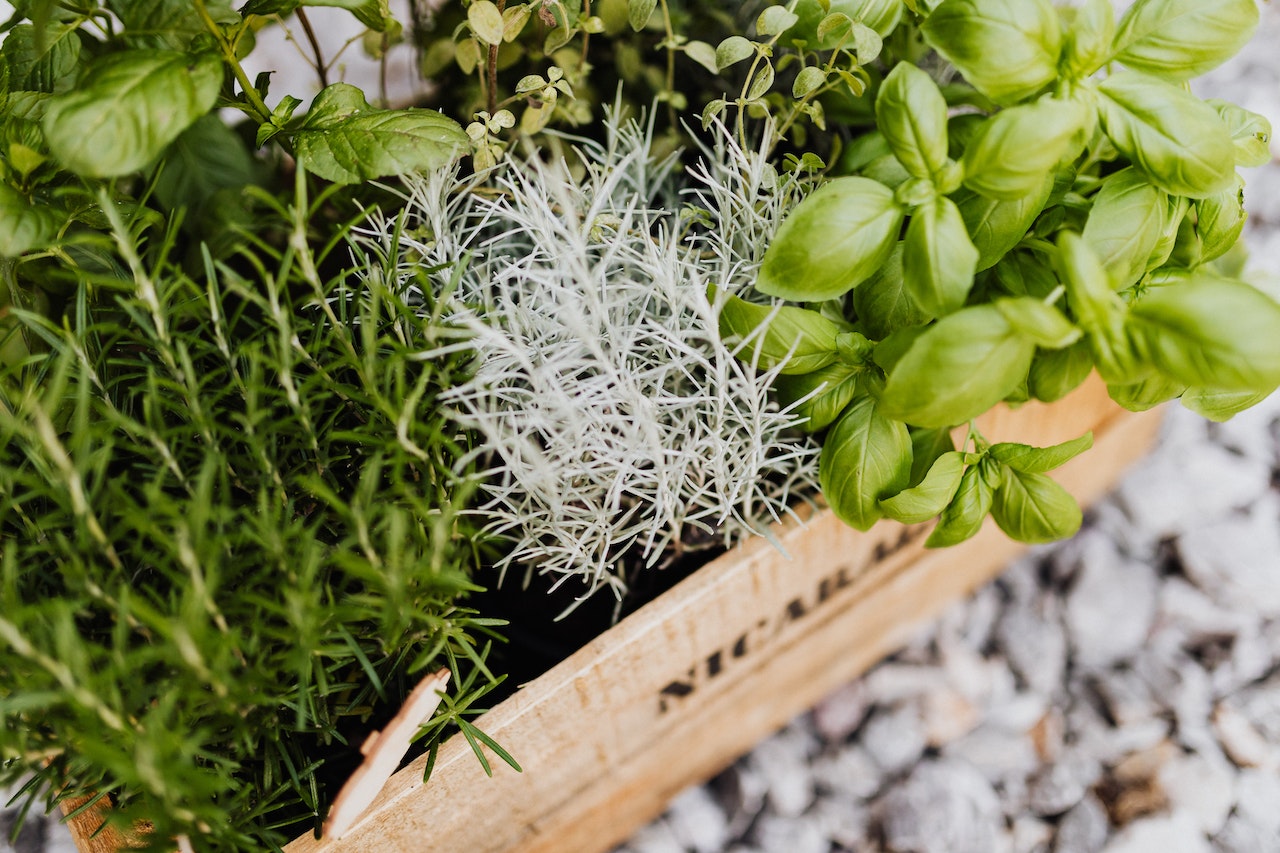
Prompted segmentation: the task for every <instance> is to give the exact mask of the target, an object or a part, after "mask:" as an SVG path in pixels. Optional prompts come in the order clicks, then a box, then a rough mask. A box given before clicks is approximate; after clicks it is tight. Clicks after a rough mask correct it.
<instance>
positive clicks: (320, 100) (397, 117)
mask: <svg viewBox="0 0 1280 853" xmlns="http://www.w3.org/2000/svg"><path fill="white" fill-rule="evenodd" d="M291 135H292V137H293V146H294V153H295V155H296V156H297V158H298V162H299V163H300V164H301V165H302V167H303V168H305V169H306V170H307V171H308V172H311V173H312V174H314V175H319V176H320V177H322V178H324V179H325V180H328V181H333V182H334V183H339V184H355V183H360V182H362V181H369V180H373V179H375V178H381V177H386V176H387V175H404V174H408V173H410V172H416V171H428V170H431V169H439V168H441V167H443V166H445V165H447V164H449V163H451V162H453V160H454V159H455V158H456V157H457V156H458V155H459V154H460V153H461V152H462V151H464V150H466V149H467V148H469V146H470V139H469V138H468V137H467V134H466V133H465V132H464V131H463V130H462V128H461V127H459V126H458V124H457V123H456V122H454V121H453V120H452V119H450V118H446V117H445V116H443V115H441V114H440V113H438V112H435V111H433V110H420V109H410V110H380V109H374V108H373V107H371V106H370V105H369V103H368V102H367V101H365V99H364V94H363V93H362V92H361V91H360V90H359V89H357V88H356V87H355V86H352V85H350V84H348V83H334V84H332V85H330V86H327V87H325V88H324V89H322V90H321V91H320V94H318V95H316V97H315V100H314V101H312V103H311V109H310V110H308V111H307V115H306V118H305V119H303V121H302V123H301V125H300V126H299V127H298V129H297V130H295V131H293V133H292V134H291Z"/></svg>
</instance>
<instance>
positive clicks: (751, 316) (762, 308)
mask: <svg viewBox="0 0 1280 853" xmlns="http://www.w3.org/2000/svg"><path fill="white" fill-rule="evenodd" d="M842 331H843V329H841V328H840V327H839V326H838V325H836V324H835V323H833V322H832V321H830V320H828V319H827V318H826V317H823V316H822V315H821V314H819V313H818V312H817V311H809V310H806V309H804V308H796V307H791V306H771V305H756V304H755V303H752V302H747V301H745V300H743V299H739V298H738V297H736V296H730V297H729V298H728V299H726V300H725V303H724V305H723V306H722V307H721V309H720V335H721V336H722V337H723V338H724V339H725V340H726V341H727V342H729V343H730V344H737V343H738V342H743V341H745V342H746V343H745V345H744V346H743V347H742V351H741V352H739V353H738V357H739V358H741V359H743V360H745V361H750V362H753V363H755V364H757V365H758V366H759V367H761V368H762V369H764V370H772V369H773V368H775V367H781V370H780V371H779V372H780V373H782V374H784V375H799V374H804V373H809V372H811V371H814V370H817V369H819V368H821V367H826V366H827V365H828V364H831V362H833V361H835V360H836V356H837V350H836V337H837V336H838V335H839V334H840V333H841V332H842Z"/></svg>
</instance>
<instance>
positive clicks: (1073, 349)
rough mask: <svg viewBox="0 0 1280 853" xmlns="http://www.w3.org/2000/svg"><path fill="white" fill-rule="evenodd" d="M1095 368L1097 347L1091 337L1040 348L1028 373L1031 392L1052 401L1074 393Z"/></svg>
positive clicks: (1028, 390) (1038, 398)
mask: <svg viewBox="0 0 1280 853" xmlns="http://www.w3.org/2000/svg"><path fill="white" fill-rule="evenodd" d="M1092 370H1093V351H1092V350H1091V349H1090V348H1089V342H1088V341H1087V340H1080V341H1076V342H1075V343H1074V344H1072V345H1071V346H1069V347H1064V348H1063V349H1057V350H1040V351H1038V352H1037V353H1036V357H1035V360H1033V361H1032V362H1031V372H1030V373H1028V374H1027V393H1028V394H1030V395H1031V396H1032V397H1034V398H1035V399H1037V400H1042V401H1044V402H1046V403H1052V402H1054V401H1055V400H1061V399H1062V398H1063V397H1065V396H1067V395H1068V394H1070V393H1071V392H1072V391H1074V390H1075V389H1076V388H1079V387H1080V384H1081V383H1082V382H1084V381H1085V379H1087V378H1088V377H1089V373H1090V372H1092Z"/></svg>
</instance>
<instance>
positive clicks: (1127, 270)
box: [1082, 167, 1168, 290]
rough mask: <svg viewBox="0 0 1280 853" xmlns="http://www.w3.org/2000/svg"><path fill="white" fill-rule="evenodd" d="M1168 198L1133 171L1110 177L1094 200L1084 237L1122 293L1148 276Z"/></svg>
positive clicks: (1121, 172)
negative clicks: (1144, 276) (1148, 268)
mask: <svg viewBox="0 0 1280 853" xmlns="http://www.w3.org/2000/svg"><path fill="white" fill-rule="evenodd" d="M1167 207H1168V197H1167V196H1166V194H1165V193H1164V192H1163V191H1161V190H1159V189H1157V188H1155V187H1153V186H1152V185H1151V184H1150V183H1149V182H1148V181H1147V179H1146V178H1145V177H1144V176H1143V175H1142V173H1140V172H1139V171H1137V170H1136V169H1134V168H1132V167H1130V168H1127V169H1121V170H1120V171H1119V172H1116V173H1115V174H1113V175H1111V176H1110V177H1108V178H1107V179H1106V180H1105V181H1103V182H1102V189H1101V190H1099V191H1098V194H1097V195H1096V196H1094V200H1093V207H1092V208H1091V209H1090V210H1089V219H1088V221H1086V222H1085V226H1084V233H1083V235H1082V236H1083V237H1084V240H1085V242H1086V243H1088V244H1089V248H1091V249H1092V250H1093V252H1094V254H1095V255H1096V256H1097V258H1098V261H1099V262H1100V263H1101V264H1102V265H1103V267H1104V268H1106V270H1107V272H1108V273H1109V275H1110V278H1111V283H1112V286H1113V287H1115V288H1117V289H1121V290H1123V289H1124V288H1126V287H1129V286H1130V285H1132V284H1133V283H1134V282H1136V281H1137V280H1138V279H1140V278H1142V276H1143V275H1144V274H1146V272H1147V261H1148V259H1149V258H1150V257H1151V254H1152V252H1154V251H1155V248H1156V244H1157V243H1158V242H1159V241H1160V238H1161V235H1162V233H1163V226H1164V219H1163V217H1164V215H1165V212H1166V210H1167Z"/></svg>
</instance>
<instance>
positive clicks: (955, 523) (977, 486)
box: [924, 460, 994, 548]
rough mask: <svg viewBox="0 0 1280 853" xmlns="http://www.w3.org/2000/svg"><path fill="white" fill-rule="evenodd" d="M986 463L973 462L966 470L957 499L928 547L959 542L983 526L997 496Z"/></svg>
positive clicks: (942, 519)
mask: <svg viewBox="0 0 1280 853" xmlns="http://www.w3.org/2000/svg"><path fill="white" fill-rule="evenodd" d="M984 463H985V460H984ZM982 464H983V463H979V464H978V465H973V466H971V467H970V468H969V469H968V470H967V471H965V472H964V476H962V477H961V478H960V488H958V489H957V490H956V496H955V498H953V499H952V501H951V503H949V504H947V506H946V508H945V509H943V510H942V515H941V518H939V520H938V526H937V527H935V528H934V529H933V532H932V533H930V534H929V538H928V539H926V540H925V541H924V546H925V547H926V548H947V547H949V546H951V545H958V544H960V543H961V542H963V541H965V540H966V539H970V538H972V537H973V536H974V535H975V534H976V533H977V532H978V531H979V530H981V529H982V522H983V521H984V520H985V519H986V517H987V513H989V512H990V511H991V501H992V498H993V496H994V491H993V489H992V487H991V484H990V483H988V482H987V480H986V479H985V478H984V477H983V476H982V472H981V466H982Z"/></svg>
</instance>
